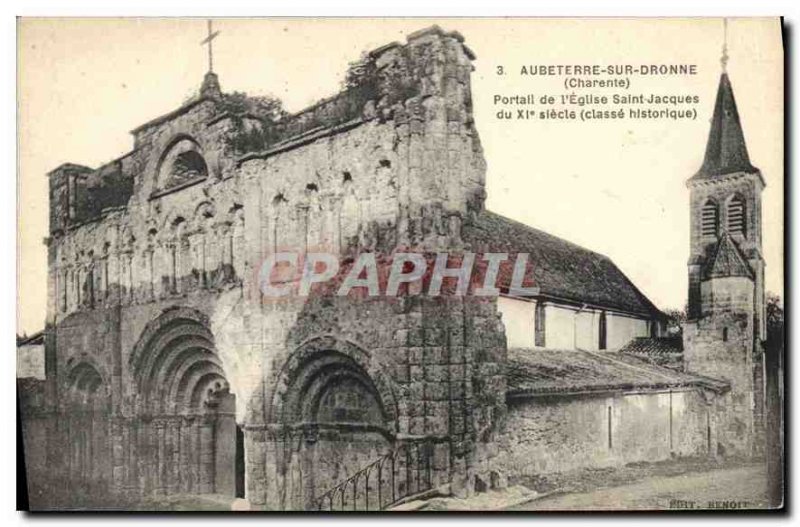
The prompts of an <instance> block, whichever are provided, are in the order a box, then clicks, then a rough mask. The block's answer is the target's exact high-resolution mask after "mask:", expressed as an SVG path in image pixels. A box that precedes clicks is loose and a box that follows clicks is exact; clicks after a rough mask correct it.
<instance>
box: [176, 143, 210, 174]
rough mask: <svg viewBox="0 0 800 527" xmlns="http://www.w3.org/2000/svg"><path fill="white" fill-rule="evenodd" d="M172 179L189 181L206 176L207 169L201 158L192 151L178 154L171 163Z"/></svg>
mask: <svg viewBox="0 0 800 527" xmlns="http://www.w3.org/2000/svg"><path fill="white" fill-rule="evenodd" d="M171 175H172V177H173V178H176V179H183V180H189V179H194V178H198V177H205V176H207V175H208V167H207V166H206V162H205V160H204V159H203V156H201V155H200V154H198V153H197V152H195V151H193V150H189V151H188V152H183V153H181V154H178V156H177V157H176V158H175V162H174V163H172V173H171Z"/></svg>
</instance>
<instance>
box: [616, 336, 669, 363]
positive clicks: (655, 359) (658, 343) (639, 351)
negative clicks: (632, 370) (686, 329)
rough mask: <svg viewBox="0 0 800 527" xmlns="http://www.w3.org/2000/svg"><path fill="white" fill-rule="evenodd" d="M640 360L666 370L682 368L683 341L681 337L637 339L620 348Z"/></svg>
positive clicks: (620, 351)
mask: <svg viewBox="0 0 800 527" xmlns="http://www.w3.org/2000/svg"><path fill="white" fill-rule="evenodd" d="M619 353H627V354H629V355H633V356H636V357H639V358H640V359H642V360H646V361H647V362H650V363H653V364H656V365H658V366H664V367H667V368H679V369H680V368H682V367H683V339H682V338H681V337H658V338H650V337H637V338H634V339H631V341H630V342H628V343H627V344H625V345H624V346H622V348H620V350H619Z"/></svg>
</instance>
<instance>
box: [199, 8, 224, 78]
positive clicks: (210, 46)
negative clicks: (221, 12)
mask: <svg viewBox="0 0 800 527" xmlns="http://www.w3.org/2000/svg"><path fill="white" fill-rule="evenodd" d="M218 35H219V31H214V30H213V27H212V26H211V20H209V21H208V36H207V37H206V38H204V39H203V41H202V42H200V45H201V46H205V45H206V44H208V71H209V73H212V72H213V71H214V49H213V40H214V39H215V38H217V36H218Z"/></svg>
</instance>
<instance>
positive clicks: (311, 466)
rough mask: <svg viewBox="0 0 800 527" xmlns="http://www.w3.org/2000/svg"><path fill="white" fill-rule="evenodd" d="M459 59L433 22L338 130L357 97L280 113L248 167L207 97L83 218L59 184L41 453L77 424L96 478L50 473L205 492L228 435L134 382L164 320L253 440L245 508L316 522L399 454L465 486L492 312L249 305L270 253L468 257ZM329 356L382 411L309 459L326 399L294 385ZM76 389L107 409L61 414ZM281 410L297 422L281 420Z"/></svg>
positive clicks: (456, 46)
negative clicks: (202, 361)
mask: <svg viewBox="0 0 800 527" xmlns="http://www.w3.org/2000/svg"><path fill="white" fill-rule="evenodd" d="M471 58H472V56H471V53H470V52H469V50H468V49H467V48H466V47H465V46H464V45H463V43H462V41H461V37H460V36H459V35H457V34H450V33H445V32H443V31H441V30H439V29H438V28H434V29H432V30H428V31H423V32H420V33H417V34H414V35H411V36H410V37H409V39H408V42H407V44H405V45H399V44H393V45H390V46H385V47H383V48H381V49H380V50H376V51H375V52H373V53H372V54H370V60H371V61H373V65H374V73H373V75H374V78H373V79H372V80H371V81H370V82H371V84H372V85H373V86H375V91H374V92H372V98H371V99H369V100H366V102H364V104H363V107H361V108H356V109H355V110H354V109H353V108H351V107H350V106H347V107H345V109H346V110H347V111H346V112H345V113H344V114H342V115H347V116H348V120H347V121H346V122H342V121H341V119H339V117H337V116H338V115H339V114H337V112H340V111H341V110H342V108H343V106H342V104H343V103H342V101H345V102H347V103H348V104H350V103H352V102H353V100H360V99H352V98H351V97H350V95H348V94H344V95H343V96H341V97H339V96H337V97H334V98H332V99H330V100H328V101H325V102H323V103H321V104H319V105H316V106H314V107H313V108H311V109H309V110H308V111H306V112H301V113H300V114H297V115H295V116H290V117H289V118H288V120H287V121H286V122H285V123H283V124H281V130H282V131H281V132H280V133H279V134H276V137H278V138H279V141H278V142H277V143H275V144H272V145H270V147H269V148H268V150H267V151H265V152H260V153H254V154H250V155H246V156H244V157H241V158H237V157H235V156H233V154H232V152H230V150H229V148H228V143H227V142H226V137H227V135H226V134H229V133H230V132H231V131H232V130H233V128H234V127H235V120H234V119H232V118H230V117H229V116H225V115H224V114H220V111H219V107H218V103H217V102H216V101H215V100H214V99H213V98H208V97H204V98H200V99H197V100H195V101H192V102H190V103H188V104H186V105H184V106H183V107H181V108H180V109H179V110H178V111H176V112H173V113H172V114H169V115H167V116H164V117H163V118H160V119H158V120H156V121H153V122H151V123H148V124H147V125H144V126H143V127H140V128H138V129H137V130H135V131H134V137H135V150H134V151H132V152H131V153H130V154H129V155H127V156H125V157H124V158H121V159H120V160H119V161H118V163H119V165H120V170H122V171H123V172H124V173H125V174H127V176H129V178H130V181H131V189H132V190H131V195H130V199H129V200H128V202H127V204H126V205H125V206H122V207H116V208H115V207H111V208H107V209H104V210H101V211H100V212H99V213H96V214H94V215H93V216H92V217H90V218H88V219H87V218H86V217H85V215H81V214H78V213H71V212H70V205H71V203H72V202H71V201H70V199H69V196H68V192H67V191H68V190H69V185H70V184H74V182H73V183H70V177H72V176H70V174H71V173H72V172H75V170H77V172H81V174H83V171H82V169H75V170H73V169H69V170H66V169H64V170H59V171H56V172H54V173H53V174H51V185H52V188H53V196H55V197H56V198H57V199H54V200H53V202H52V204H53V207H52V208H51V218H52V219H53V226H54V227H53V229H52V230H51V238H50V240H49V253H48V258H49V262H48V265H49V278H48V279H49V283H48V319H47V320H48V330H47V331H48V340H47V342H48V344H47V352H46V355H47V358H46V369H47V372H48V387H47V394H48V395H47V399H48V400H49V401H50V403H49V404H50V405H51V408H52V410H53V415H54V419H53V424H52V428H53V431H52V432H51V433H49V434H50V437H52V438H53V441H54V443H53V444H71V443H74V442H75V441H74V435H71V432H70V430H73V429H77V428H80V426H82V424H81V423H84V421H86V422H85V423H84V424H87V426H91V427H93V429H97V430H99V429H101V428H102V430H103V432H102V433H103V434H104V436H103V437H105V439H103V440H102V442H103V444H104V445H105V449H103V450H99V449H98V450H95V451H94V456H95V458H96V463H95V464H94V465H92V466H93V467H95V468H92V469H91V470H89V471H88V472H87V471H86V470H83V469H79V470H77V472H79V474H77V475H76V474H75V472H76V469H75V465H74V464H71V462H70V461H68V460H67V459H66V458H65V456H64V455H62V453H61V452H59V451H58V450H57V449H55V448H51V449H49V452H48V455H49V456H50V458H51V460H52V461H53V466H54V467H58V470H60V471H62V472H63V473H64V474H65V477H67V478H69V477H78V479H83V480H93V481H103V482H104V483H105V484H107V486H108V487H109V488H111V489H116V490H117V491H124V493H129V494H137V493H140V494H151V493H156V494H170V493H175V492H211V491H213V490H215V484H216V483H212V479H211V476H210V474H212V472H213V471H212V467H211V464H213V463H215V461H214V459H217V457H216V452H218V450H217V445H216V444H215V443H214V442H213V441H214V440H213V439H212V438H213V437H214V434H216V433H217V432H216V431H219V430H222V429H223V428H224V429H225V430H229V429H230V426H229V424H225V423H222V421H220V419H227V417H224V416H223V415H222V414H216V413H213V412H212V413H208V414H205V415H200V414H197V415H195V414H191V415H183V414H176V413H169V412H167V413H153V411H152V410H150V406H149V404H150V403H148V402H147V400H146V399H145V398H144V394H143V393H141V392H140V388H141V387H140V386H137V384H136V382H137V381H136V379H135V375H136V371H135V368H134V366H135V364H136V361H137V360H139V359H137V357H138V355H136V354H137V353H138V354H142V353H144V351H143V350H142V346H145V347H146V345H147V338H149V337H148V335H151V334H152V333H153V332H154V331H157V330H158V327H160V325H164V324H168V323H169V322H168V320H169V317H170V316H171V315H170V313H174V311H171V310H174V309H178V310H180V312H186V313H189V314H190V315H187V316H189V317H190V318H192V319H193V320H198V321H200V322H199V323H198V324H199V325H200V326H202V328H201V329H199V330H198V331H201V332H202V331H206V330H207V331H208V332H209V334H210V335H211V336H212V337H213V354H214V360H215V361H217V360H218V361H219V367H220V369H221V370H220V371H222V372H224V378H225V380H226V385H229V389H230V391H231V393H232V394H233V395H234V396H235V400H236V403H235V418H236V421H237V422H238V423H239V424H241V425H243V426H244V430H245V458H246V470H247V497H248V499H249V500H250V501H251V502H252V503H253V504H254V506H256V507H267V508H303V507H308V506H309V504H310V503H311V501H312V500H313V498H314V497H315V496H316V495H317V494H318V493H320V492H321V491H323V490H324V489H325V487H326V486H329V485H332V484H333V483H335V482H336V481H337V478H341V477H343V476H346V475H348V474H350V473H352V471H354V470H357V469H358V468H360V467H361V466H362V465H363V464H365V463H367V462H369V461H372V460H373V458H374V457H375V455H377V454H380V453H382V452H384V451H385V449H386V448H387V447H388V446H391V445H393V444H397V443H398V442H402V441H405V440H407V439H408V438H411V439H413V438H420V437H431V438H433V439H434V442H435V445H436V446H435V448H434V450H433V452H432V454H433V457H432V459H433V464H434V470H435V473H436V478H437V479H436V481H437V482H443V481H450V480H452V479H453V478H454V477H457V478H459V481H461V480H468V479H469V477H470V476H469V474H470V473H471V472H470V468H469V467H470V466H471V464H472V463H473V459H472V456H473V451H474V444H475V443H476V441H480V440H481V437H482V435H484V436H485V435H486V434H487V433H488V431H490V430H491V429H492V426H493V423H494V421H495V418H496V416H497V415H500V414H502V412H503V409H504V406H505V402H504V398H503V394H504V392H505V388H504V379H503V377H502V375H501V368H500V364H501V363H502V362H503V361H504V359H505V340H504V335H503V328H502V326H501V325H500V324H499V318H498V315H497V312H496V306H495V304H494V301H493V300H489V301H473V300H471V299H464V298H446V297H445V298H426V297H425V296H424V294H423V292H422V291H420V290H415V289H414V288H412V290H411V291H408V292H407V296H406V297H403V298H391V299H386V298H377V299H369V298H356V299H352V298H336V297H334V298H330V297H327V296H324V295H323V296H313V295H312V296H311V297H308V298H293V299H290V300H289V301H286V302H283V301H280V300H277V301H276V299H274V298H266V297H263V296H262V294H261V288H260V283H259V279H260V277H259V275H260V272H261V265H262V263H263V261H264V259H265V258H266V257H267V256H268V255H269V254H271V253H274V252H275V251H280V250H284V251H291V252H297V253H304V252H313V251H326V252H327V251H329V252H333V253H334V254H339V255H341V257H342V261H346V259H347V258H348V257H349V256H351V255H353V254H355V253H356V252H362V251H374V252H377V253H379V254H381V255H386V256H390V255H391V253H392V251H394V250H395V249H398V248H409V249H411V250H419V251H429V252H430V251H436V250H452V249H458V248H460V247H461V242H460V225H461V222H462V220H463V219H464V217H465V216H466V215H468V214H471V213H474V212H477V211H479V210H480V209H481V208H482V206H483V197H484V191H483V178H484V172H485V163H484V160H483V158H482V152H481V149H480V143H479V140H478V137H477V132H476V130H475V127H474V124H473V122H472V114H471V94H470V88H469V75H470V72H471V70H472V66H471ZM348 101H349V102H348ZM350 117H352V118H350ZM315 124H317V126H315ZM184 154H186V156H187V157H186V159H188V160H189V161H193V162H195V161H196V160H197V159H201V160H202V162H199V161H197V163H198V164H197V165H196V166H194V167H193V168H192V167H190V168H192V170H194V172H192V171H190V172H189V173H188V176H187V175H186V174H184V173H182V174H179V176H181V179H179V180H178V183H177V184H176V183H175V182H174V178H175V173H174V171H171V168H170V167H171V163H173V164H174V162H175V160H176V159H178V158H179V157H180V156H181V155H184ZM198 167H199V168H198ZM184 168H185V167H184ZM184 172H185V171H184ZM93 174H94V173H89V174H88V175H87V176H86V179H87V181H89V180H90V179H91V178H92V177H95V176H94V175H93ZM73 179H74V178H73ZM86 185H88V183H87V184H86ZM86 185H84V186H86ZM87 188H88V187H87ZM95 212H97V211H95ZM84 220H85V221H84ZM162 321H163V322H162ZM165 327H168V326H165ZM327 360H331V361H334V362H335V361H338V362H337V363H336V364H338V366H337V367H339V368H340V369H341V372H342V375H350V376H351V377H352V378H354V379H356V381H358V383H361V384H360V385H363V387H364V390H366V391H365V393H367V394H368V395H369V397H374V398H375V399H376V401H378V402H376V403H375V405H378V406H379V410H380V411H379V412H378V413H377V414H376V415H378V414H379V415H380V416H381V420H382V421H379V422H377V423H375V424H374V426H373V425H369V426H372V427H373V428H370V429H369V430H366V431H365V429H363V426H364V424H363V423H361V424H358V423H356V425H358V426H355V425H352V424H347V423H339V424H337V425H336V427H334V428H335V430H333V431H332V432H330V431H328V432H325V434H327V435H325V434H323V436H324V437H322V439H321V440H320V442H319V443H317V442H316V440H315V439H314V438H315V437H316V435H315V434H316V433H317V432H316V429H314V428H313V427H312V428H311V429H308V428H307V427H305V428H304V426H302V420H303V419H304V418H306V417H308V416H312V417H313V416H314V415H316V414H315V412H317V413H318V412H319V411H321V410H319V404H320V403H319V397H322V398H324V396H325V392H324V390H323V391H320V392H319V393H317V397H318V398H317V399H313V400H306V399H305V397H306V396H307V393H306V392H304V389H305V388H303V387H302V386H294V385H293V381H294V380H295V379H296V378H298V376H299V377H300V378H303V376H304V375H309V377H308V378H309V379H312V377H313V376H311V374H307V373H306V370H304V368H307V367H310V368H316V367H318V365H319V364H320V361H322V362H323V363H324V361H327ZM156 364H157V363H156ZM314 371H316V370H314ZM314 375H316V373H315V374H314ZM313 378H316V377H313ZM312 384H313V383H312ZM226 389H228V386H226ZM292 390H294V391H292ZM320 390H322V388H320ZM68 393H75V394H78V395H80V397H82V398H83V399H82V400H83V401H84V404H87V403H86V401H90V400H91V401H94V400H101V399H102V400H103V401H105V402H106V403H107V404H106V406H104V407H103V408H102V411H94V413H91V414H81V415H82V416H83V417H81V419H84V421H81V423H78V421H77V420H76V419H77V418H74V416H75V415H77V414H76V412H75V411H74V407H71V406H68V405H66V404H59V403H57V401H59V400H60V398H62V397H63V396H65V395H66V394H68ZM308 397H311V396H308ZM293 401H294V402H296V405H295V406H292V407H291V408H296V409H297V411H296V412H295V410H292V411H288V410H286V411H284V410H283V408H284V405H287V404H294V403H293ZM91 404H92V405H94V403H91ZM92 408H94V406H92ZM287 408H289V407H288V406H287ZM215 427H217V428H215ZM219 427H223V428H219ZM331 434H332V435H331ZM226 455H227V454H226ZM331 460H335V461H334V465H333V466H331V465H330V462H331ZM344 461H346V463H345V462H344ZM96 470H99V471H100V472H102V474H95V471H96ZM214 470H216V468H214ZM184 473H185V474H188V475H185V476H184V475H182V474H184ZM462 486H463V485H462ZM216 490H219V489H218V488H217V489H216Z"/></svg>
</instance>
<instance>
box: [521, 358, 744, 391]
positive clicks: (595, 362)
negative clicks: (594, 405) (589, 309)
mask: <svg viewBox="0 0 800 527" xmlns="http://www.w3.org/2000/svg"><path fill="white" fill-rule="evenodd" d="M506 379H507V382H508V388H507V392H506V396H507V397H510V398H518V397H526V396H533V395H548V394H553V395H557V394H562V395H567V394H575V393H591V392H597V393H602V392H609V391H631V390H645V391H647V390H663V389H670V388H690V387H697V388H706V389H710V390H713V391H716V392H723V391H725V390H727V389H728V388H729V384H728V383H727V382H725V381H720V380H717V379H712V378H709V377H703V376H700V375H694V374H689V373H683V372H679V371H675V370H671V369H668V368H663V367H660V366H657V365H654V364H651V363H649V362H646V361H643V360H640V359H638V358H636V357H632V356H630V355H627V354H624V353H612V352H591V351H583V350H554V349H546V348H543V349H512V350H509V351H508V363H507V366H506Z"/></svg>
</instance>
